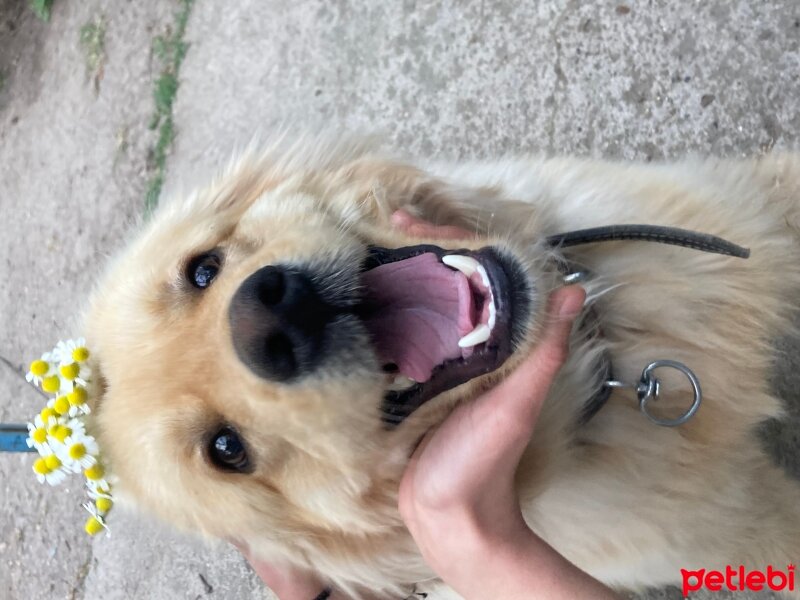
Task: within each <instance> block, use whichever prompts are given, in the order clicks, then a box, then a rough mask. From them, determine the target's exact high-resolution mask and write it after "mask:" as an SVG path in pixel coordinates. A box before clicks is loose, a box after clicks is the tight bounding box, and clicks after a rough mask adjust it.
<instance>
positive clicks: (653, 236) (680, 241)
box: [547, 225, 750, 425]
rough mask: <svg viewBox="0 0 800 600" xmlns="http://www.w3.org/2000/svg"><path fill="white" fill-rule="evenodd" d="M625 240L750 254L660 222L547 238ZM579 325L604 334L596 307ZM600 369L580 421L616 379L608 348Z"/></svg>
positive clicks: (560, 244) (553, 241) (568, 242)
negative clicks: (597, 383) (598, 381)
mask: <svg viewBox="0 0 800 600" xmlns="http://www.w3.org/2000/svg"><path fill="white" fill-rule="evenodd" d="M622 240H632V241H640V242H657V243H660V244H670V245H673V246H682V247H684V248H691V249H693V250H700V251H702V252H711V253H714V254H723V255H726V256H733V257H736V258H748V257H749V256H750V249H749V248H744V247H743V246H739V245H737V244H734V243H733V242H729V241H728V240H725V239H722V238H720V237H717V236H715V235H710V234H707V233H698V232H696V231H689V230H686V229H679V228H677V227H663V226H660V225H607V226H603V227H593V228H591V229H579V230H576V231H568V232H566V233H558V234H555V235H551V236H548V238H547V242H548V244H550V245H551V246H553V247H557V248H568V247H570V246H579V245H582V244H593V243H595V242H614V241H622ZM562 269H563V270H564V271H565V275H569V274H571V273H572V271H571V270H570V268H569V262H568V261H567V262H564V263H563V264H562ZM579 327H582V328H589V329H590V330H591V331H588V332H587V335H591V336H598V337H602V330H601V328H600V322H599V317H598V315H597V311H596V310H595V309H594V308H590V309H589V310H588V311H586V314H585V316H584V318H583V320H582V321H581V323H580V324H579ZM598 372H599V373H601V374H602V375H601V381H602V383H601V385H600V388H599V389H598V390H597V392H596V393H595V394H594V395H593V396H592V397H591V398H589V400H588V401H587V402H586V404H584V405H583V408H582V410H581V413H580V415H579V416H578V425H585V424H586V423H588V422H589V421H590V420H591V419H592V417H594V416H595V415H596V414H597V413H598V412H599V411H600V409H601V408H603V406H604V405H605V403H606V402H607V401H608V398H609V397H610V396H611V392H612V388H611V387H610V386H608V385H606V382H608V381H612V380H613V379H614V373H613V365H612V363H611V356H610V353H609V352H608V351H605V352H603V353H602V355H601V357H600V364H599V365H598Z"/></svg>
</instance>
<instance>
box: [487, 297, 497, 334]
mask: <svg viewBox="0 0 800 600" xmlns="http://www.w3.org/2000/svg"><path fill="white" fill-rule="evenodd" d="M496 318H497V308H496V307H495V305H494V298H489V322H488V323H487V325H489V330H490V331H491V330H492V329H494V322H495V320H496Z"/></svg>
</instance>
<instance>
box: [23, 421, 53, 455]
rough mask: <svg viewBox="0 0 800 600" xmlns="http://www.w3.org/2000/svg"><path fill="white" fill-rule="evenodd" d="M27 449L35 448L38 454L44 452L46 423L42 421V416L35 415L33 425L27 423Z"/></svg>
mask: <svg viewBox="0 0 800 600" xmlns="http://www.w3.org/2000/svg"><path fill="white" fill-rule="evenodd" d="M26 442H27V444H28V448H36V451H37V452H38V453H39V454H42V452H44V451H45V450H44V448H46V447H47V448H49V446H48V445H47V423H45V422H44V419H42V415H36V418H34V419H33V423H28V439H27V440H26Z"/></svg>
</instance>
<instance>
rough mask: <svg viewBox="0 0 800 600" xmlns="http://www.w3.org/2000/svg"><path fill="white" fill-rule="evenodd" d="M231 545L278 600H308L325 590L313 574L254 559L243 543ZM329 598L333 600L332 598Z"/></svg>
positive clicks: (234, 542)
mask: <svg viewBox="0 0 800 600" xmlns="http://www.w3.org/2000/svg"><path fill="white" fill-rule="evenodd" d="M232 543H233V545H234V546H236V547H237V548H238V549H239V551H240V552H241V553H242V554H243V555H244V557H245V558H246V559H247V562H249V563H250V566H251V567H253V570H254V571H255V572H256V575H258V576H259V577H260V578H261V581H263V582H264V583H265V584H266V585H267V587H269V588H270V589H271V590H272V591H273V592H274V593H275V595H276V596H278V598H279V600H308V598H316V597H317V595H318V594H319V593H320V592H321V591H322V590H323V589H325V585H324V584H323V583H322V581H320V579H319V578H318V577H315V576H314V574H313V573H310V572H308V571H304V570H302V569H298V568H296V567H292V566H289V565H276V564H274V563H271V562H267V561H264V560H258V559H254V558H253V557H252V556H251V555H250V551H249V548H248V547H247V546H246V545H245V544H244V543H241V542H238V541H233V542H232ZM330 598H331V600H333V599H334V596H331V597H330Z"/></svg>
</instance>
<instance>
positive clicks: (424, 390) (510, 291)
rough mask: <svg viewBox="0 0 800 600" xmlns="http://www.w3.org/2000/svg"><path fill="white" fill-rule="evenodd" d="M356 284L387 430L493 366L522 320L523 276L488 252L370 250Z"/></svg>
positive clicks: (500, 360)
mask: <svg viewBox="0 0 800 600" xmlns="http://www.w3.org/2000/svg"><path fill="white" fill-rule="evenodd" d="M361 281H362V285H363V286H364V301H363V304H362V306H361V310H360V311H359V312H360V314H361V317H362V319H363V321H364V324H365V325H366V327H367V329H368V330H369V332H370V334H371V335H372V338H373V340H374V344H375V350H376V352H377V354H378V356H379V358H380V360H381V361H382V364H383V365H384V367H383V368H384V371H385V372H386V377H387V392H386V394H385V397H384V402H383V407H382V408H383V419H384V422H385V423H386V425H387V426H396V425H398V424H399V423H401V422H402V421H403V420H404V419H405V418H406V417H407V416H408V415H410V414H411V413H412V412H414V410H416V409H417V408H419V407H420V406H421V405H422V404H424V403H425V402H426V401H427V400H429V399H431V398H433V397H435V396H437V395H439V394H441V393H442V392H445V391H447V390H449V389H452V388H454V387H456V386H458V385H460V384H462V383H464V382H466V381H469V380H470V379H473V378H475V377H478V376H480V375H484V374H486V373H490V372H491V371H494V370H495V369H497V368H498V367H500V365H502V364H503V362H505V360H506V359H507V358H508V357H509V356H511V354H512V353H513V351H514V347H515V341H516V340H518V338H519V333H520V332H519V331H518V330H519V329H521V328H522V327H523V322H524V321H525V320H526V317H527V312H528V304H529V291H528V284H527V281H526V277H525V276H524V275H523V272H522V269H521V268H520V267H519V265H518V264H517V263H516V260H514V259H513V258H510V257H506V256H504V255H501V254H500V253H499V252H497V251H496V250H495V249H494V248H491V247H487V248H482V249H481V250H478V251H470V250H444V249H443V248H439V247H438V246H430V245H420V246H409V247H406V248H399V249H396V250H388V249H386V248H377V247H372V248H370V252H369V256H368V258H367V261H366V263H365V265H364V271H363V273H362V277H361Z"/></svg>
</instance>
